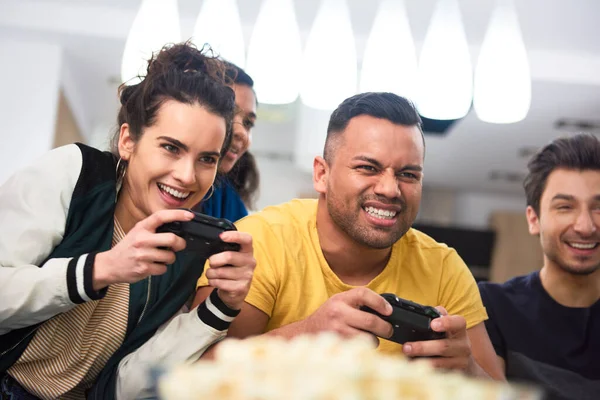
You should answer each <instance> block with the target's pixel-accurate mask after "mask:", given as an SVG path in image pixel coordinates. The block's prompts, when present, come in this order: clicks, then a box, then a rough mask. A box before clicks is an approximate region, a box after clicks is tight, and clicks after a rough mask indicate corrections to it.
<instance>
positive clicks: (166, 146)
mask: <svg viewBox="0 0 600 400" xmlns="http://www.w3.org/2000/svg"><path fill="white" fill-rule="evenodd" d="M162 147H163V149H165V150H166V151H168V152H169V153H173V154H177V153H178V152H179V148H178V147H177V146H173V145H172V144H163V146H162Z"/></svg>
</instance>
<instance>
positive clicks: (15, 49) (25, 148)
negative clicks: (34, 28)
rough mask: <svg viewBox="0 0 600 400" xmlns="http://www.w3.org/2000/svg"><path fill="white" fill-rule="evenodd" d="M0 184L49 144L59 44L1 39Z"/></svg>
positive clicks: (55, 105)
mask: <svg viewBox="0 0 600 400" xmlns="http://www.w3.org/2000/svg"><path fill="white" fill-rule="evenodd" d="M0 54H2V62H0V88H1V93H2V96H0V121H2V146H1V147H0V184H2V183H3V182H4V181H6V179H7V178H8V177H10V176H11V175H12V174H13V173H14V172H15V171H16V170H18V169H20V168H21V167H24V166H25V165H27V164H29V163H31V162H32V161H33V160H34V159H36V158H37V157H39V156H41V155H42V154H44V153H45V152H47V151H48V150H50V149H51V148H52V143H53V141H54V126H55V121H56V114H57V110H58V99H59V88H60V71H61V48H60V47H59V46H57V45H54V44H48V43H38V42H30V41H16V40H8V39H0Z"/></svg>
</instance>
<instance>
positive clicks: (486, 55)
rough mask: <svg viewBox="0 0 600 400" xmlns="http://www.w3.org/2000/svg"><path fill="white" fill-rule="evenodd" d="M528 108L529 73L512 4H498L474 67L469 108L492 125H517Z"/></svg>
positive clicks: (508, 1)
mask: <svg viewBox="0 0 600 400" xmlns="http://www.w3.org/2000/svg"><path fill="white" fill-rule="evenodd" d="M530 105H531V72H530V68H529V60H528V58H527V50H526V49H525V43H523V38H522V36H521V29H520V28H519V21H518V18H517V14H516V11H515V6H514V4H513V2H512V0H498V1H497V6H496V8H495V10H494V11H493V13H492V18H491V21H490V25H489V27H488V30H487V32H486V35H485V37H484V39H483V44H482V45H481V50H480V53H479V59H478V61H477V65H476V67H475V89H474V95H473V106H474V108H475V112H476V113H477V116H478V117H479V119H481V120H482V121H485V122H490V123H495V124H509V123H514V122H518V121H521V120H522V119H524V118H525V117H526V116H527V113H528V112H529V107H530Z"/></svg>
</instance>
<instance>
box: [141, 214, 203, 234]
mask: <svg viewBox="0 0 600 400" xmlns="http://www.w3.org/2000/svg"><path fill="white" fill-rule="evenodd" d="M193 218H194V214H193V213H192V212H190V211H187V210H160V211H157V212H155V213H154V214H152V215H151V216H149V217H148V218H145V219H143V220H141V221H140V222H138V223H137V225H138V226H140V227H142V228H144V229H147V230H149V231H151V232H154V231H156V228H158V227H159V226H161V225H163V224H166V223H167V222H175V221H190V220H192V219H193Z"/></svg>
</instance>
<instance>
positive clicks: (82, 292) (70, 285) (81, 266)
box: [67, 253, 108, 304]
mask: <svg viewBox="0 0 600 400" xmlns="http://www.w3.org/2000/svg"><path fill="white" fill-rule="evenodd" d="M95 259H96V253H89V254H84V255H81V256H79V257H73V258H72V259H71V261H69V265H68V266H67V289H68V292H69V299H70V300H71V301H72V302H73V303H75V304H81V303H84V302H86V301H91V300H100V299H101V298H103V297H104V296H105V295H106V291H107V289H108V288H104V289H102V290H100V291H95V290H94V260H95Z"/></svg>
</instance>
